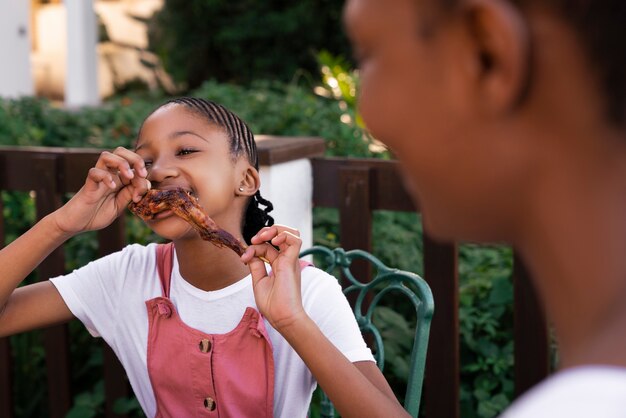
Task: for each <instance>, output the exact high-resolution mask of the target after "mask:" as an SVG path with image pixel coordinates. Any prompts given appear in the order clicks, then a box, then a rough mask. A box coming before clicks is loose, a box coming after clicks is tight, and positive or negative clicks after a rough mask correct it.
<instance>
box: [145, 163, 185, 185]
mask: <svg viewBox="0 0 626 418" xmlns="http://www.w3.org/2000/svg"><path fill="white" fill-rule="evenodd" d="M178 174H179V172H178V169H177V168H176V167H174V166H172V165H170V164H163V163H159V162H157V161H155V162H154V163H153V165H152V167H150V169H149V170H148V180H150V182H151V183H152V184H153V186H154V185H155V184H158V183H161V182H163V181H165V180H167V179H169V178H176V177H178Z"/></svg>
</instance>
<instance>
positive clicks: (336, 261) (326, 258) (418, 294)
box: [300, 246, 434, 418]
mask: <svg viewBox="0 0 626 418" xmlns="http://www.w3.org/2000/svg"><path fill="white" fill-rule="evenodd" d="M307 255H313V256H314V257H315V262H316V264H319V265H318V267H319V268H322V269H324V270H325V271H326V272H327V273H329V274H334V275H335V277H337V275H342V276H343V277H344V278H345V279H346V280H347V281H348V283H347V286H344V291H343V292H344V294H345V295H346V296H348V295H355V297H356V298H355V302H354V315H355V317H356V320H357V323H358V324H359V328H360V329H361V332H363V333H367V334H370V335H372V336H373V339H374V341H373V344H374V346H375V348H376V349H375V350H374V358H375V359H376V362H377V364H378V367H379V368H380V370H381V371H383V367H384V359H385V348H384V345H383V340H382V337H381V333H380V331H379V329H378V328H377V327H376V326H375V325H374V324H373V322H372V317H373V313H374V309H375V308H376V307H377V306H378V304H379V302H380V301H381V299H382V297H383V296H385V294H387V293H389V292H399V293H401V294H403V295H404V296H406V297H407V298H408V300H409V301H410V302H411V304H412V305H413V307H414V308H415V314H416V318H417V324H416V328H415V337H414V340H413V347H412V350H411V359H410V368H409V377H408V383H407V389H406V396H405V400H404V408H405V409H406V410H407V411H408V412H409V414H411V416H413V417H417V415H418V413H419V407H420V399H421V394H422V383H423V380H424V368H425V363H426V350H427V348H428V336H429V332H430V322H431V319H432V316H433V312H434V300H433V295H432V292H431V290H430V287H429V286H428V284H427V283H426V281H425V280H424V279H422V278H421V277H419V276H418V275H417V274H414V273H411V272H408V271H402V270H398V269H392V268H389V267H387V266H386V265H384V264H383V263H382V262H381V261H380V260H378V259H377V258H376V257H374V256H373V255H371V254H370V253H368V252H366V251H362V250H351V251H344V250H343V249H342V248H336V249H333V250H331V249H329V248H326V247H323V246H314V247H311V248H309V249H307V250H304V251H302V253H301V254H300V256H301V257H304V256H307ZM358 259H362V260H365V261H367V262H368V263H369V264H370V265H371V266H372V267H374V271H373V275H374V278H373V279H372V280H371V281H370V282H367V283H363V282H361V281H359V280H358V279H357V278H355V277H354V275H353V274H352V272H351V270H350V266H351V265H352V262H353V261H355V260H358ZM338 279H339V280H341V278H338ZM351 297H352V296H351ZM320 406H321V413H320V414H321V417H324V418H331V417H335V408H334V406H333V404H332V403H331V402H330V400H329V399H328V397H327V396H326V395H325V394H323V393H322V401H321V405H320Z"/></svg>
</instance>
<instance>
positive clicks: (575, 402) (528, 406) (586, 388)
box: [501, 366, 626, 418]
mask: <svg viewBox="0 0 626 418" xmlns="http://www.w3.org/2000/svg"><path fill="white" fill-rule="evenodd" d="M559 417H564V418H618V417H619V418H626V368H621V367H610V366H581V367H576V368H572V369H566V370H563V371H561V372H558V373H555V374H554V375H552V376H551V377H549V378H548V379H546V380H545V381H543V382H542V383H540V384H539V385H537V386H535V387H534V388H533V389H531V390H530V391H528V392H527V393H525V394H524V395H523V396H521V397H520V398H519V399H518V400H516V401H515V402H514V403H513V404H512V405H511V406H510V407H509V408H508V409H507V410H506V411H505V412H504V413H503V414H502V415H501V418H559Z"/></svg>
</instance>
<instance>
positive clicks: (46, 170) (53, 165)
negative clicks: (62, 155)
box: [33, 155, 72, 418]
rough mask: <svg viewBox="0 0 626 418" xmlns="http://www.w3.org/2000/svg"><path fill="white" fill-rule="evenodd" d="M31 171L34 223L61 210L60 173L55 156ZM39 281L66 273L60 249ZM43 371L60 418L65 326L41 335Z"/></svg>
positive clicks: (66, 375)
mask: <svg viewBox="0 0 626 418" xmlns="http://www.w3.org/2000/svg"><path fill="white" fill-rule="evenodd" d="M33 171H34V173H35V175H37V176H38V177H39V183H38V187H37V190H36V191H35V192H36V208H37V219H38V220H40V219H42V218H43V217H44V216H46V215H47V214H49V213H51V212H53V211H54V210H56V209H58V208H59V207H60V206H61V196H60V193H59V192H58V178H57V173H58V172H59V170H58V167H57V158H56V156H54V155H38V156H37V157H36V158H35V161H34V167H33ZM38 272H39V280H47V279H49V278H51V277H55V276H58V275H61V274H64V273H65V258H64V255H63V249H62V248H57V249H56V250H55V251H53V252H52V254H50V255H49V256H48V257H47V258H46V259H45V260H44V261H43V262H42V263H41V265H40V266H39V268H38ZM44 347H45V349H46V367H47V370H48V401H49V410H48V412H49V414H50V417H51V418H63V417H65V415H66V414H67V412H68V411H69V409H70V407H71V404H72V394H71V387H70V361H69V336H68V329H67V326H66V325H59V326H54V327H51V328H48V329H46V330H45V332H44Z"/></svg>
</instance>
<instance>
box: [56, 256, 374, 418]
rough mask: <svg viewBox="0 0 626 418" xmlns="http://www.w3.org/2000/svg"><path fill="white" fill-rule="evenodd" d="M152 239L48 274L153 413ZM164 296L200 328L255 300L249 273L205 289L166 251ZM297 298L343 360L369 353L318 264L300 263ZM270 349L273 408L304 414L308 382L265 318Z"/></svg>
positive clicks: (217, 326)
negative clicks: (170, 261)
mask: <svg viewBox="0 0 626 418" xmlns="http://www.w3.org/2000/svg"><path fill="white" fill-rule="evenodd" d="M155 245H156V244H150V245H148V246H142V245H137V244H134V245H129V246H127V247H126V248H124V249H123V250H122V251H120V252H118V253H114V254H111V255H109V256H106V257H103V258H101V259H99V260H96V261H93V262H91V263H89V264H88V265H86V266H85V267H82V268H80V269H78V270H75V271H74V272H72V273H70V274H68V275H66V276H60V277H56V278H53V279H51V281H52V283H53V284H54V285H55V286H56V288H57V289H58V291H59V293H60V294H61V296H62V298H63V300H64V301H65V303H66V304H67V306H68V308H69V309H70V310H71V311H72V313H73V314H74V315H75V316H76V317H77V318H78V319H79V320H80V321H81V322H82V323H83V324H84V325H85V326H86V327H87V329H88V330H89V332H90V333H91V334H92V335H93V336H101V337H102V338H104V340H105V341H106V342H107V343H108V344H109V345H110V346H111V348H112V349H113V350H114V351H115V353H116V354H117V356H118V358H119V359H120V361H121V363H122V364H123V365H124V368H125V369H126V373H127V375H128V378H129V380H130V383H131V385H132V387H133V390H134V392H135V394H136V396H137V399H138V400H139V403H140V404H141V406H142V408H143V410H144V412H145V413H146V415H147V416H149V417H151V416H154V415H155V413H156V402H155V398H154V392H153V390H152V386H151V383H150V379H149V377H148V370H147V366H146V356H147V352H146V350H147V345H148V342H147V341H148V314H147V311H146V305H145V302H146V301H147V300H150V299H153V298H155V297H158V296H161V284H160V281H159V277H158V273H157V271H156V248H155ZM171 280H172V281H171V289H170V299H171V300H172V302H173V303H174V306H176V309H177V311H178V313H179V315H180V317H181V319H182V320H183V322H185V324H187V325H189V326H191V327H193V328H196V329H198V330H201V331H203V332H205V333H208V334H222V333H226V332H228V331H230V330H232V329H233V328H235V326H236V325H237V324H238V323H239V321H240V320H241V318H242V316H243V313H244V311H245V310H246V307H248V306H252V307H254V308H256V303H255V301H254V294H253V291H252V280H251V277H250V276H247V277H245V278H243V279H242V280H240V281H238V282H237V283H234V284H232V285H230V286H228V287H226V288H224V289H220V290H216V291H211V292H205V291H203V290H200V289H198V288H196V287H194V286H192V285H191V284H189V283H188V282H186V281H185V280H184V279H183V278H182V276H181V275H180V272H179V268H178V261H177V258H176V257H174V265H173V269H172V279H171ZM302 303H303V305H304V309H305V311H306V312H307V313H308V315H309V316H310V317H311V318H312V319H313V320H314V321H315V322H316V323H317V325H318V326H319V327H320V329H321V331H322V332H323V333H324V335H326V337H327V338H328V339H329V340H330V341H331V342H332V343H333V344H334V345H335V346H336V347H337V348H338V349H339V350H340V351H341V352H342V353H343V354H344V355H345V356H346V357H347V358H348V360H350V361H351V362H357V361H374V358H373V356H372V353H371V351H370V349H369V348H367V346H366V344H365V342H364V341H363V338H362V336H361V333H360V331H359V329H358V325H357V323H356V321H355V319H354V315H353V313H352V310H351V309H350V306H349V304H348V302H347V300H346V298H345V297H344V295H343V293H342V292H341V287H340V286H339V284H338V283H337V280H336V279H335V278H334V277H333V276H330V275H328V274H326V273H325V272H323V271H322V270H319V269H317V268H312V267H307V268H305V269H304V270H303V271H302ZM265 325H266V328H267V332H268V335H269V337H270V340H271V341H272V345H273V349H274V369H275V380H274V388H275V390H274V415H275V416H276V417H285V418H292V417H305V416H306V414H307V410H308V405H309V403H310V401H311V395H312V393H313V390H314V389H315V386H316V382H315V379H314V378H313V376H312V375H311V373H310V371H309V370H308V369H307V367H306V365H305V364H304V362H303V361H302V360H301V359H300V357H299V356H298V354H297V353H296V352H295V351H294V350H293V349H292V348H291V346H290V345H289V344H288V343H287V341H286V340H285V339H284V338H283V337H282V336H281V335H280V334H279V333H278V332H277V331H276V330H275V329H274V328H272V327H271V326H270V324H269V323H268V322H267V320H266V321H265Z"/></svg>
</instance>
